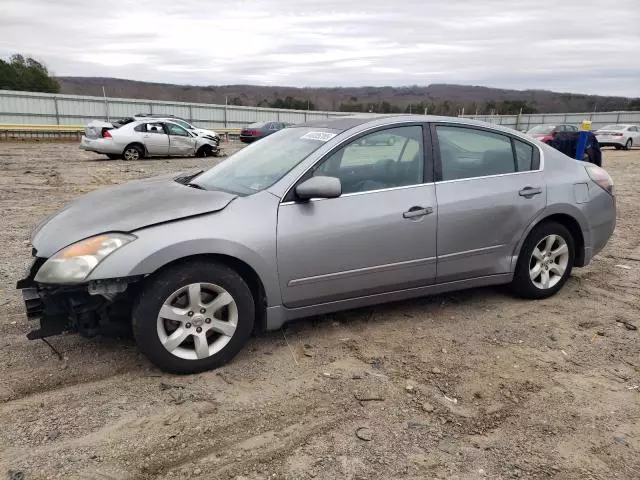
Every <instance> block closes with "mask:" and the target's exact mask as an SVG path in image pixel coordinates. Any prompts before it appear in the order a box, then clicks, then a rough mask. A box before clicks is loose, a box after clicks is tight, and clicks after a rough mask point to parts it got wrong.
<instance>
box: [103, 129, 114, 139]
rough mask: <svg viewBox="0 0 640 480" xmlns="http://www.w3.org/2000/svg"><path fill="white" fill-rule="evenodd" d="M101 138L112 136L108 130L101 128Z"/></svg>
mask: <svg viewBox="0 0 640 480" xmlns="http://www.w3.org/2000/svg"><path fill="white" fill-rule="evenodd" d="M102 138H113V137H112V136H111V134H110V133H109V130H103V131H102Z"/></svg>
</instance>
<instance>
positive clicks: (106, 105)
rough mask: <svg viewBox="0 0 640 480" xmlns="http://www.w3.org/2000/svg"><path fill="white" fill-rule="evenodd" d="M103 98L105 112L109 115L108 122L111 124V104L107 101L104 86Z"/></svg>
mask: <svg viewBox="0 0 640 480" xmlns="http://www.w3.org/2000/svg"><path fill="white" fill-rule="evenodd" d="M102 96H103V97H104V111H105V113H106V114H107V122H111V119H110V118H109V102H108V101H107V92H105V90H104V85H102Z"/></svg>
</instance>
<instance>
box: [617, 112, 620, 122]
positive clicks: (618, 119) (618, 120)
mask: <svg viewBox="0 0 640 480" xmlns="http://www.w3.org/2000/svg"><path fill="white" fill-rule="evenodd" d="M616 123H620V112H618V118H617V119H616Z"/></svg>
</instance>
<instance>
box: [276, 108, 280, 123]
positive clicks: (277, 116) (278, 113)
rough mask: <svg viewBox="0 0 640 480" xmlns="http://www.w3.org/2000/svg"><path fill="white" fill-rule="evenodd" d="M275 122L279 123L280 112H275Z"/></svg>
mask: <svg viewBox="0 0 640 480" xmlns="http://www.w3.org/2000/svg"><path fill="white" fill-rule="evenodd" d="M276 120H278V121H280V110H278V111H277V112H276Z"/></svg>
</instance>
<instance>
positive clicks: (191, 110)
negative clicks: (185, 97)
mask: <svg viewBox="0 0 640 480" xmlns="http://www.w3.org/2000/svg"><path fill="white" fill-rule="evenodd" d="M189 123H193V106H192V105H189Z"/></svg>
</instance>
